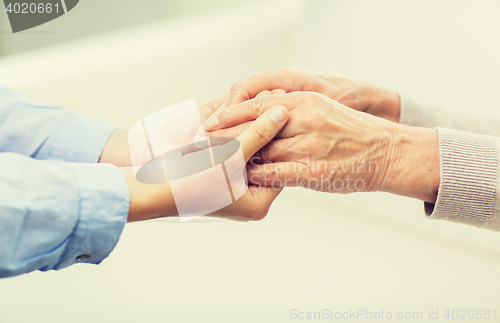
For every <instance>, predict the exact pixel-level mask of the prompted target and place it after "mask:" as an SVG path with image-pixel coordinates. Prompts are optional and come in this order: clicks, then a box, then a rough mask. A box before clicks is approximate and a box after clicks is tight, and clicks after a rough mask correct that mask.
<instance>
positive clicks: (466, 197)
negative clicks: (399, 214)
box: [400, 96, 500, 231]
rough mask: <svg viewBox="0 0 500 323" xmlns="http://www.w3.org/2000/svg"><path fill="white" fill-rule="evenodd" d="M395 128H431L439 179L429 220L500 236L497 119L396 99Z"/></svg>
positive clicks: (427, 205)
mask: <svg viewBox="0 0 500 323" xmlns="http://www.w3.org/2000/svg"><path fill="white" fill-rule="evenodd" d="M400 123H401V124H405V125H408V126H417V127H427V128H436V129H437V131H438V135H439V160H440V174H441V180H440V185H439V191H438V197H437V200H436V203H435V204H430V203H425V212H426V214H427V216H428V217H430V218H431V219H444V220H449V221H455V222H461V223H466V224H471V225H474V226H478V227H482V228H486V229H491V230H497V231H500V138H499V137H500V118H494V117H480V116H475V115H467V114H462V113H454V112H450V111H446V110H440V109H436V108H432V107H429V106H425V105H421V104H417V103H415V102H413V101H411V100H410V99H408V98H407V97H404V96H401V117H400Z"/></svg>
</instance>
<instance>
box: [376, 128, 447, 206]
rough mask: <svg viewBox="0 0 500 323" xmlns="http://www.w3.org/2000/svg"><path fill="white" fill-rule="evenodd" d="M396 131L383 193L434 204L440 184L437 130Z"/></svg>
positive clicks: (383, 184)
mask: <svg viewBox="0 0 500 323" xmlns="http://www.w3.org/2000/svg"><path fill="white" fill-rule="evenodd" d="M395 129H396V131H395V134H394V136H393V140H392V143H391V146H392V147H391V149H390V152H391V153H390V156H388V158H389V166H388V168H387V172H386V174H385V176H384V180H383V181H382V185H381V188H380V190H381V191H385V192H388V193H393V194H398V195H403V196H408V197H412V198H416V199H419V200H422V201H425V202H429V203H434V202H435V201H436V198H437V194H438V189H439V181H440V168H439V140H438V133H437V131H436V130H434V129H426V128H417V127H407V126H401V125H398V126H396V127H395Z"/></svg>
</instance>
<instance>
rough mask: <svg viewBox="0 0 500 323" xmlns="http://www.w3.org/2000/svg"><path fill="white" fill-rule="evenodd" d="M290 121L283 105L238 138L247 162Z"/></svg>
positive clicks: (269, 112) (266, 113)
mask: <svg viewBox="0 0 500 323" xmlns="http://www.w3.org/2000/svg"><path fill="white" fill-rule="evenodd" d="M287 120H288V110H287V109H286V108H285V107H284V106H281V105H278V106H275V107H273V108H271V109H269V110H268V111H266V112H265V113H263V114H262V115H261V116H260V117H258V118H257V120H255V121H254V122H253V123H252V125H251V126H250V127H248V129H247V130H245V131H244V132H243V133H242V134H241V135H239V136H238V138H236V139H237V140H238V141H239V142H240V144H241V147H242V150H243V154H244V155H245V161H246V162H248V160H249V159H250V158H251V157H252V156H253V155H254V154H255V153H256V152H258V151H259V150H260V149H261V148H262V147H264V146H265V145H266V144H267V143H268V142H270V141H271V140H272V139H273V138H274V136H276V135H277V134H278V132H279V131H280V130H281V129H282V128H283V126H284V125H285V124H286V122H287Z"/></svg>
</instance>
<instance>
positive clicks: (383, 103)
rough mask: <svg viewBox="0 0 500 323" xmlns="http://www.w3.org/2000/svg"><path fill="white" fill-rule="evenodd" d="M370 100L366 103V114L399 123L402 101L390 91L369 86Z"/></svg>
mask: <svg viewBox="0 0 500 323" xmlns="http://www.w3.org/2000/svg"><path fill="white" fill-rule="evenodd" d="M367 88H368V89H367V90H366V92H367V93H368V95H367V97H368V100H367V102H366V103H365V107H366V110H365V112H367V113H369V114H372V115H374V116H377V117H380V118H383V119H386V120H389V121H392V122H396V123H399V118H400V115H401V99H400V97H399V95H398V94H397V93H396V92H394V91H390V90H386V89H382V88H377V87H374V86H369V85H368V86H367Z"/></svg>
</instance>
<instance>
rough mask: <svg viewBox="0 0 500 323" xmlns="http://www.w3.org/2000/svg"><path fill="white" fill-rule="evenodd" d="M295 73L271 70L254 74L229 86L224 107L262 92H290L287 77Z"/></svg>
mask: <svg viewBox="0 0 500 323" xmlns="http://www.w3.org/2000/svg"><path fill="white" fill-rule="evenodd" d="M293 73H295V71H293V70H289V69H278V70H272V71H268V72H264V73H260V74H255V75H252V76H250V77H247V78H245V79H242V80H240V81H237V82H235V83H234V84H233V85H232V86H231V91H230V92H229V97H228V100H227V103H226V106H228V107H229V106H232V105H235V104H238V103H241V102H243V101H246V100H249V99H252V98H254V97H256V96H257V95H258V94H259V93H261V92H262V91H271V90H274V89H283V90H284V92H289V91H290V90H292V88H291V86H292V85H291V84H290V82H289V76H290V75H291V74H293Z"/></svg>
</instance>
